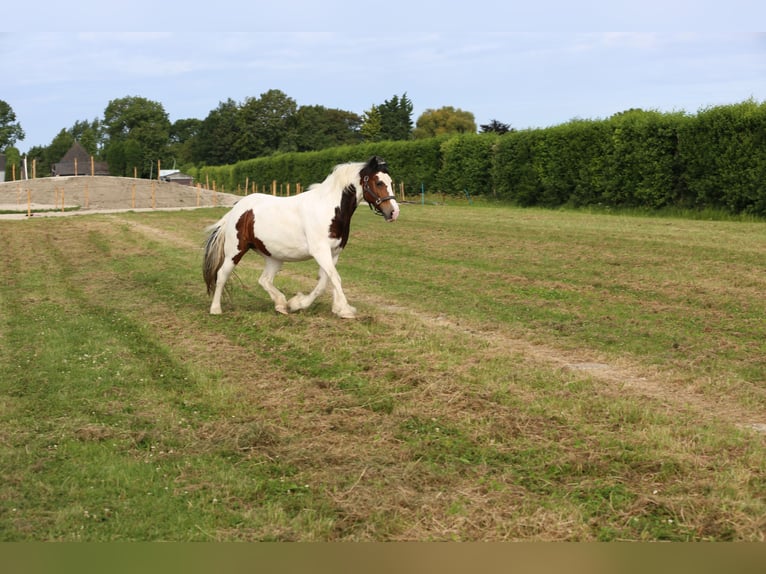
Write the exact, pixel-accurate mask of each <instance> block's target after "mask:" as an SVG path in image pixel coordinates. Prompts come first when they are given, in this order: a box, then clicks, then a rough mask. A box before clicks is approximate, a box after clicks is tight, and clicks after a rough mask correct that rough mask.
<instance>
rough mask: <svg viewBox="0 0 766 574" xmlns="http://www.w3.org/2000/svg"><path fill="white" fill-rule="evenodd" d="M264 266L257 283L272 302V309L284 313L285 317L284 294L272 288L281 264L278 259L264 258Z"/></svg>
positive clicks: (286, 308) (285, 302) (285, 301)
mask: <svg viewBox="0 0 766 574" xmlns="http://www.w3.org/2000/svg"><path fill="white" fill-rule="evenodd" d="M264 261H265V264H264V266H263V273H261V277H260V278H259V279H258V283H259V284H260V286H261V287H263V288H264V289H265V290H266V293H268V294H269V296H270V297H271V300H272V301H274V308H275V309H276V310H277V312H278V313H284V314H285V315H287V313H288V307H287V298H286V297H285V294H284V293H282V291H280V290H279V289H277V288H276V287H275V286H274V277H276V275H277V273H279V270H280V269H281V268H282V262H281V261H280V260H279V259H274V258H272V257H265V258H264Z"/></svg>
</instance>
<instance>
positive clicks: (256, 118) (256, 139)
mask: <svg viewBox="0 0 766 574" xmlns="http://www.w3.org/2000/svg"><path fill="white" fill-rule="evenodd" d="M296 110H297V104H296V103H295V100H293V99H292V98H290V97H288V96H287V94H285V93H284V92H282V91H281V90H269V91H268V92H266V93H263V94H261V96H260V97H259V98H257V99H256V98H247V99H246V100H245V103H244V104H242V106H241V107H240V110H239V124H240V126H241V129H240V132H239V138H238V139H237V142H236V146H237V156H238V159H250V158H254V157H259V156H263V155H269V154H272V153H274V152H277V151H280V150H281V149H282V147H283V144H285V143H286V141H287V133H288V123H289V121H290V119H291V118H292V116H294V115H295V112H296Z"/></svg>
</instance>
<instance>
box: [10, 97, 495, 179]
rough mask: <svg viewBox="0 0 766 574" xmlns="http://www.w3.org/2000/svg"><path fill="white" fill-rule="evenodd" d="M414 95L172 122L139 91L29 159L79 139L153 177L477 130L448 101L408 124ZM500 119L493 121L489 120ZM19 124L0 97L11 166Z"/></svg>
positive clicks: (240, 105)
mask: <svg viewBox="0 0 766 574" xmlns="http://www.w3.org/2000/svg"><path fill="white" fill-rule="evenodd" d="M412 110H413V103H412V100H411V99H410V98H409V97H408V96H407V93H406V92H405V93H404V94H402V95H394V96H392V97H391V98H390V99H387V100H385V101H383V102H382V103H379V104H374V105H372V106H371V108H370V109H369V110H367V111H365V112H364V113H363V114H362V115H359V114H356V113H353V112H349V111H345V110H341V109H333V108H327V107H324V106H319V105H304V106H298V105H297V103H296V101H295V100H294V99H293V98H291V97H289V96H288V95H287V94H285V93H284V92H282V91H280V90H269V91H267V92H265V93H263V94H261V95H260V96H259V97H248V98H246V99H245V100H244V101H242V102H235V101H234V100H232V99H227V100H226V101H222V102H220V103H219V105H218V106H217V107H216V108H215V109H213V110H211V111H210V112H209V114H208V115H207V116H206V117H205V118H204V119H196V118H187V119H180V120H177V121H175V122H171V121H170V120H169V117H168V114H167V112H166V111H165V109H164V107H163V105H162V104H161V103H160V102H156V101H152V100H149V99H146V98H143V97H140V96H127V97H123V98H117V99H114V100H111V101H110V102H109V103H108V105H107V106H106V108H105V110H104V112H103V115H102V116H101V117H98V118H95V119H93V120H81V121H77V122H75V124H74V125H72V126H70V127H68V128H62V129H61V131H60V132H59V133H58V134H57V135H56V136H55V137H54V138H53V140H52V141H51V143H50V144H49V145H46V146H35V147H33V148H31V149H30V150H29V151H28V153H27V160H28V162H30V161H31V160H33V159H34V160H35V161H36V166H37V175H38V177H39V176H45V175H49V174H50V173H51V166H52V165H53V164H54V163H57V162H58V161H59V160H60V159H61V157H62V156H63V155H64V154H65V153H66V152H67V151H68V150H69V148H70V147H71V146H72V144H73V143H74V142H75V141H77V142H79V143H80V144H81V145H82V146H83V147H84V148H85V150H86V151H87V152H88V153H89V154H90V155H92V156H93V157H94V158H96V159H97V160H99V161H106V162H107V163H108V165H109V171H110V173H111V174H112V175H116V176H132V175H133V173H134V169H136V170H137V173H138V174H139V176H140V177H152V176H153V175H154V176H156V174H153V170H155V169H156V165H157V160H160V161H161V163H162V165H163V166H168V167H170V166H177V167H179V168H181V167H184V168H185V167H188V166H196V167H200V166H205V165H226V164H233V163H236V162H238V161H242V160H247V159H252V158H258V157H266V156H270V155H273V154H275V153H286V152H307V151H317V150H322V149H327V148H331V147H337V146H344V145H357V144H361V143H370V142H379V141H401V140H409V139H419V138H427V137H432V136H436V135H440V134H443V133H475V132H476V129H477V128H476V123H475V121H474V116H473V114H472V113H471V112H466V111H463V110H460V109H455V108H453V107H451V106H447V107H444V108H441V109H438V110H430V109H429V110H426V111H425V112H424V113H423V114H421V116H420V117H419V118H418V120H417V124H416V125H415V126H413V119H412ZM504 125H505V124H501V123H500V122H497V121H495V124H493V125H492V126H487V127H488V128H490V129H491V128H493V127H497V126H500V129H501V128H502V126H504ZM23 139H24V131H23V129H22V128H21V125H20V123H19V122H18V121H16V117H15V114H14V113H13V110H12V109H11V108H10V106H9V105H8V104H7V103H6V102H3V101H2V100H0V150H5V153H6V155H7V156H8V164H9V167H10V165H11V164H14V163H18V162H19V160H20V154H19V153H18V150H17V149H15V148H14V147H13V146H14V144H15V143H16V142H17V141H20V140H23Z"/></svg>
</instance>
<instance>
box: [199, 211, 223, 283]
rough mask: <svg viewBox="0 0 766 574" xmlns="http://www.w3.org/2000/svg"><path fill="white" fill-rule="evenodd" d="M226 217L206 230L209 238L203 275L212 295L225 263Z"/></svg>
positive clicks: (203, 264) (203, 260) (206, 244)
mask: <svg viewBox="0 0 766 574" xmlns="http://www.w3.org/2000/svg"><path fill="white" fill-rule="evenodd" d="M225 230H226V218H225V217H223V218H221V220H220V221H218V223H214V224H213V225H211V226H210V227H208V228H207V229H205V231H206V232H207V234H208V236H207V240H205V255H204V257H203V258H202V276H203V277H204V278H205V284H206V285H207V294H208V295H212V294H213V291H215V284H216V282H217V277H218V270H219V269H220V268H221V265H223V260H224V257H225V256H224V243H225V240H226V233H225Z"/></svg>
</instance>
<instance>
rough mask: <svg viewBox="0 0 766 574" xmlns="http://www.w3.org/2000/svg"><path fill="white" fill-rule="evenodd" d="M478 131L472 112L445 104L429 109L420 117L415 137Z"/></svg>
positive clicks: (414, 133)
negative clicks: (436, 108)
mask: <svg viewBox="0 0 766 574" xmlns="http://www.w3.org/2000/svg"><path fill="white" fill-rule="evenodd" d="M466 133H476V122H475V121H474V118H473V114H472V113H471V112H465V111H463V110H461V109H459V108H458V109H455V108H453V107H452V106H444V107H443V108H439V109H438V110H432V109H428V110H426V111H425V112H423V113H422V114H421V115H420V117H419V118H418V123H417V127H416V128H415V131H414V132H413V134H412V135H413V137H414V138H416V139H419V138H430V137H434V136H440V135H444V134H466Z"/></svg>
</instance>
